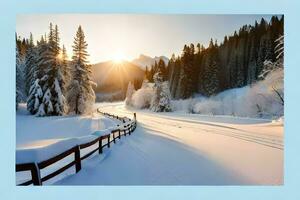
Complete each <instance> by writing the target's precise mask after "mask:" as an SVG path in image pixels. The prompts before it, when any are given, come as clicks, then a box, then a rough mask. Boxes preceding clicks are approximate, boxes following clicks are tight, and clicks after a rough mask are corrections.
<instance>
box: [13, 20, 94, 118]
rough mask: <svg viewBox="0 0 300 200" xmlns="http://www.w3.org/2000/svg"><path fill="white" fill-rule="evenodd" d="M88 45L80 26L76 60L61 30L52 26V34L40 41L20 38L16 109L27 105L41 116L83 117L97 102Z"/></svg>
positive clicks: (31, 37)
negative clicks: (63, 41)
mask: <svg viewBox="0 0 300 200" xmlns="http://www.w3.org/2000/svg"><path fill="white" fill-rule="evenodd" d="M86 49H87V43H86V41H85V38H84V32H83V30H82V28H81V26H79V28H78V30H77V33H76V36H75V38H74V44H73V57H72V60H71V61H68V60H67V59H68V58H67V52H66V48H65V47H64V46H62V48H61V46H60V37H59V30H58V26H57V25H55V26H53V25H52V23H50V26H49V33H48V34H45V35H43V36H41V38H40V40H37V41H36V44H35V42H34V39H33V35H32V34H30V38H29V39H21V38H19V37H17V35H16V70H17V73H16V76H17V77H16V105H18V103H19V102H26V103H27V110H28V111H29V112H30V113H31V114H34V115H37V116H49V115H64V114H68V113H75V114H83V113H87V112H89V110H90V109H91V107H92V106H93V102H94V101H95V94H94V91H93V89H92V85H93V83H92V81H91V69H90V65H88V61H87V56H88V54H87V51H86Z"/></svg>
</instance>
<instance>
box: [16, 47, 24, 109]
mask: <svg viewBox="0 0 300 200" xmlns="http://www.w3.org/2000/svg"><path fill="white" fill-rule="evenodd" d="M23 65H24V62H23V59H22V58H21V57H20V53H19V49H18V47H16V109H18V104H19V103H20V102H22V101H24V87H23V85H24V72H23Z"/></svg>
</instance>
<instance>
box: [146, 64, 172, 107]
mask: <svg viewBox="0 0 300 200" xmlns="http://www.w3.org/2000/svg"><path fill="white" fill-rule="evenodd" d="M154 82H155V83H154V95H153V97H152V100H151V110H152V111H154V112H170V111H172V109H171V94H170V90H169V84H168V81H163V74H162V72H161V71H160V69H158V71H157V72H156V73H155V75H154Z"/></svg>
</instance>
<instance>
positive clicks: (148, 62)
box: [131, 54, 169, 69]
mask: <svg viewBox="0 0 300 200" xmlns="http://www.w3.org/2000/svg"><path fill="white" fill-rule="evenodd" d="M160 59H162V60H163V61H164V62H165V64H166V65H167V64H168V62H169V58H167V57H166V56H155V57H154V58H152V57H150V56H146V55H143V54H141V55H140V56H139V57H138V58H136V59H134V60H132V61H131V62H132V63H133V64H135V65H137V66H139V67H141V68H142V69H145V68H146V66H148V67H151V66H152V65H154V63H155V61H156V62H158V61H159V60H160Z"/></svg>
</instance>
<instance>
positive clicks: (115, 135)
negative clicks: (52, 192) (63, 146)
mask: <svg viewBox="0 0 300 200" xmlns="http://www.w3.org/2000/svg"><path fill="white" fill-rule="evenodd" d="M97 112H98V113H100V114H103V115H105V116H107V117H111V118H115V119H117V120H120V121H121V122H122V123H123V127H122V128H120V127H117V128H116V129H114V130H111V132H110V133H109V134H106V135H102V136H99V137H97V138H96V139H94V140H92V141H90V142H86V143H83V144H80V145H76V146H74V147H72V148H70V149H68V150H66V151H64V152H62V153H60V154H58V155H56V156H54V157H52V158H49V159H47V160H44V161H42V162H39V163H34V162H33V163H22V164H16V172H22V171H30V172H31V180H29V181H26V182H23V183H21V184H19V185H31V184H33V185H42V184H43V182H45V181H47V180H49V179H51V178H53V177H55V176H57V175H59V174H61V173H62V172H64V171H65V170H67V169H69V168H71V167H73V166H75V169H76V173H77V172H79V171H80V170H81V161H82V160H84V159H86V158H88V157H89V156H91V155H92V154H94V153H95V152H97V151H98V153H99V154H102V153H103V148H104V147H107V148H110V144H111V143H112V142H113V143H116V139H121V136H122V135H124V136H126V135H127V134H129V135H130V134H131V133H132V132H133V131H134V130H135V128H136V113H134V118H133V119H129V118H127V117H119V116H118V115H113V114H109V113H105V112H102V111H101V110H100V109H97ZM111 138H112V139H111ZM105 140H107V142H106V144H104V141H105ZM97 143H98V147H97V148H96V149H94V150H92V151H90V152H89V153H87V154H85V155H84V156H82V157H81V156H80V150H82V149H85V148H88V147H90V146H92V145H95V144H97ZM71 154H74V160H73V161H72V162H70V163H69V164H67V165H65V166H63V167H61V168H59V169H57V170H56V171H54V172H52V173H50V174H48V175H46V176H44V177H41V173H40V170H41V169H44V168H46V167H48V166H50V165H52V164H54V163H56V162H58V161H60V160H62V159H64V158H66V157H67V156H69V155H71Z"/></svg>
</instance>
